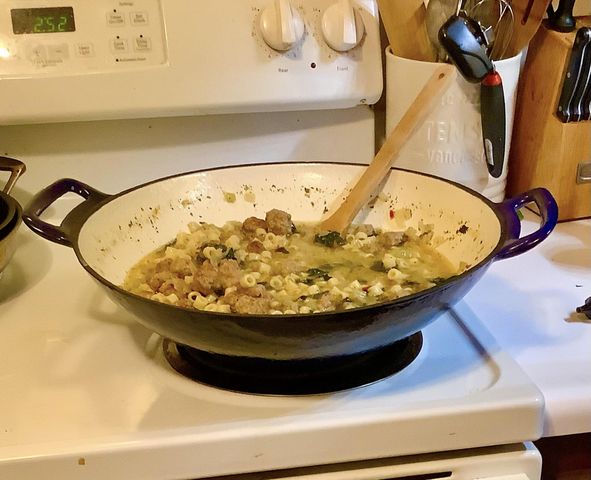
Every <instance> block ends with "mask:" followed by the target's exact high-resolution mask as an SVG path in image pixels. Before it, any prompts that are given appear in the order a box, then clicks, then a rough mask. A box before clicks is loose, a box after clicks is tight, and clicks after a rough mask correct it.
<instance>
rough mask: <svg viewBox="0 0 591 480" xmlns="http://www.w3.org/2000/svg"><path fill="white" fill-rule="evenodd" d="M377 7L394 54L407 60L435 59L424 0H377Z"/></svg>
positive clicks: (430, 60)
mask: <svg viewBox="0 0 591 480" xmlns="http://www.w3.org/2000/svg"><path fill="white" fill-rule="evenodd" d="M378 8H379V10H380V18H381V20H382V23H383V24H384V30H385V31H386V35H387V36H388V41H389V42H390V46H391V47H392V51H393V52H394V55H397V56H399V57H404V58H409V59H411V60H422V61H429V62H434V61H435V60H436V55H435V49H434V48H433V45H432V44H431V41H430V40H429V35H428V34H427V27H426V24H425V17H426V13H427V9H426V7H425V3H424V0H378Z"/></svg>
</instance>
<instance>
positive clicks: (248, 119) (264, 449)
mask: <svg viewBox="0 0 591 480" xmlns="http://www.w3.org/2000/svg"><path fill="white" fill-rule="evenodd" d="M62 17H63V18H62ZM381 51H382V46H381V45H380V41H379V34H378V20H377V7H376V4H375V1H373V0H355V1H351V0H249V1H245V0H218V1H216V2H206V1H203V0H199V1H191V0H175V1H172V0H131V1H127V0H126V1H123V0H109V1H104V2H86V1H85V0H69V1H66V2H61V1H60V2H58V1H57V0H19V1H16V0H0V83H1V85H2V88H1V89H0V154H3V155H6V156H12V157H15V158H19V159H20V160H22V161H24V162H25V163H26V164H27V173H26V174H25V175H24V176H23V177H22V179H21V180H19V183H18V184H17V186H16V188H15V189H14V190H13V194H14V195H15V197H16V198H17V199H18V200H19V201H20V202H21V203H22V204H24V205H26V204H27V202H28V201H29V200H30V198H31V196H32V195H33V194H34V193H36V192H37V191H39V189H41V188H42V187H45V186H47V185H48V184H49V183H51V182H53V181H54V180H56V179H58V178H62V177H73V178H76V179H78V180H81V181H84V182H87V183H89V184H90V185H92V186H94V187H95V188H97V189H99V190H102V191H105V192H109V193H115V192H118V191H120V190H122V189H125V188H128V187H131V186H134V185H137V184H139V183H143V182H145V181H149V180H152V179H155V178H159V177H162V176H165V175H169V174H174V173H178V172H185V171H191V170H196V169H199V168H207V167H212V166H222V165H230V164H238V163H255V162H263V161H264V162H268V161H286V160H297V161H301V160H310V161H323V160H326V161H335V160H337V161H348V162H368V161H369V160H370V159H371V158H372V156H373V153H374V138H375V131H376V125H375V120H374V112H373V110H372V109H371V108H370V107H369V106H368V105H370V104H373V103H375V102H376V101H377V100H378V98H379V97H380V94H381V91H382V70H381ZM60 122H61V123H60ZM76 201H79V199H75V198H70V197H67V196H66V197H64V198H63V199H62V200H60V201H58V202H57V203H56V204H54V206H52V208H50V209H49V210H48V211H47V212H46V214H45V218H46V219H48V220H50V221H52V222H59V220H60V218H62V216H63V214H64V212H67V211H70V210H71V208H72V203H73V202H76ZM19 240H20V244H19V247H18V249H17V252H16V254H15V256H14V257H13V259H12V261H11V263H10V264H9V265H8V267H7V269H6V270H5V271H4V274H3V277H2V278H1V279H0V333H1V335H2V338H3V339H4V342H3V349H2V355H1V357H0V358H1V361H0V392H1V393H2V394H1V395H0V478H2V479H5V478H6V479H18V480H29V479H31V480H32V479H38V478H59V479H60V480H70V479H88V480H95V479H101V480H102V479H110V480H140V479H141V480H149V479H154V480H161V479H178V480H187V479H193V478H214V477H215V478H219V477H224V478H227V477H228V476H237V478H240V479H243V480H246V479H253V480H254V479H266V478H275V479H279V478H282V479H287V478H296V477H297V478H299V479H303V478H314V479H318V480H324V479H326V480H330V479H335V480H345V479H368V480H374V479H375V480H378V479H386V478H388V479H392V478H399V477H409V476H410V477H413V476H420V477H419V478H425V479H426V478H448V477H450V478H456V479H475V478H489V477H490V478H493V477H498V478H501V477H507V478H509V477H510V478H515V479H517V478H519V479H524V480H525V479H527V478H529V479H530V480H538V479H539V477H540V467H541V459H540V456H539V454H538V452H537V451H536V450H535V448H534V447H533V445H532V444H531V443H530V441H532V440H535V439H537V438H539V437H540V435H541V433H542V410H543V399H542V396H541V394H540V392H539V391H538V390H537V388H536V387H535V386H534V385H533V384H532V382H531V381H530V380H529V379H528V378H527V377H526V376H525V374H524V373H523V372H522V371H521V369H520V368H519V367H518V366H517V365H516V364H515V362H514V361H513V360H512V359H511V358H510V357H509V356H508V355H507V354H506V353H505V352H504V351H502V350H501V349H500V348H499V347H498V346H497V345H496V343H495V342H494V339H493V338H492V337H491V336H490V335H489V334H488V332H487V331H486V329H485V328H484V327H483V326H482V324H481V323H480V322H479V320H478V315H477V313H475V312H471V311H470V310H469V309H468V308H467V307H466V306H465V305H463V304H460V305H458V306H456V307H454V308H453V309H450V310H448V311H446V312H444V313H442V315H441V317H440V318H439V319H438V320H437V321H435V322H434V323H432V324H431V325H430V326H429V327H428V328H426V329H425V330H424V331H423V332H422V334H423V346H422V348H421V350H420V352H419V353H418V356H417V357H416V358H415V359H414V360H413V361H412V362H411V363H410V365H408V366H407V367H406V368H404V369H402V370H401V371H400V372H398V373H396V374H394V375H391V376H389V377H387V378H384V379H382V380H380V381H376V382H374V383H372V384H369V385H365V386H360V387H357V388H354V389H350V390H345V391H339V392H334V393H328V394H322V395H310V396H263V395H250V394H244V393H239V392H234V391H227V390H222V389H219V388H214V387H211V386H208V385H206V384H203V383H199V382H195V381H193V380H190V379H188V378H186V377H184V376H182V375H181V374H180V373H178V372H177V371H176V370H174V369H173V368H172V367H171V366H170V365H169V363H168V361H167V360H166V359H165V358H164V355H163V350H162V342H163V339H162V338H160V337H158V336H157V335H156V334H154V333H152V332H150V331H148V330H146V329H145V328H144V327H142V326H141V325H139V324H138V323H137V322H136V321H135V320H134V319H133V318H131V317H130V315H129V314H128V313H127V312H126V311H124V310H121V309H120V308H118V307H116V306H115V305H114V304H113V303H111V302H110V301H109V300H108V299H107V297H106V296H104V295H103V293H102V292H101V290H100V289H99V287H98V286H97V285H95V284H94V283H93V280H92V279H91V278H90V277H89V276H88V275H87V274H86V273H85V271H84V270H83V269H82V267H81V266H80V265H79V264H78V262H77V260H76V258H75V255H74V253H73V251H71V250H70V249H69V248H67V247H61V246H58V245H55V244H51V243H49V242H47V241H44V240H43V239H41V238H40V237H37V236H35V235H34V234H32V233H31V232H29V231H28V230H27V228H26V227H25V226H22V227H21V231H20V233H19Z"/></svg>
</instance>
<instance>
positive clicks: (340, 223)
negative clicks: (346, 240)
mask: <svg viewBox="0 0 591 480" xmlns="http://www.w3.org/2000/svg"><path fill="white" fill-rule="evenodd" d="M455 78H456V69H455V67H454V66H453V65H449V64H443V63H442V64H441V65H440V66H438V67H437V69H436V70H435V71H434V72H433V74H432V75H431V77H430V78H429V80H428V81H427V83H426V84H425V86H424V87H423V89H422V90H421V91H420V92H419V94H418V95H417V97H416V98H415V99H414V101H413V103H412V104H411V106H410V107H409V109H408V110H407V111H406V112H405V114H404V115H403V117H402V118H401V119H400V122H398V125H396V127H394V129H393V130H392V131H391V132H390V134H389V135H388V138H386V141H385V142H384V144H383V145H382V148H380V151H379V152H378V153H377V155H376V156H375V157H374V159H373V160H372V162H371V163H370V164H369V166H368V167H367V169H366V170H365V172H363V175H361V178H360V179H359V180H358V181H357V183H356V184H355V186H354V187H353V188H352V189H351V191H350V192H349V194H348V195H347V197H346V198H345V200H344V201H343V203H342V204H341V205H340V206H339V207H338V208H337V210H336V211H335V212H334V213H332V215H330V216H329V217H328V218H326V219H324V220H322V221H321V222H320V229H321V230H322V231H325V232H331V231H335V232H339V233H340V232H343V231H344V230H345V229H346V228H347V227H348V226H349V225H350V224H351V222H352V221H353V219H354V218H355V215H357V213H359V210H361V208H362V207H363V206H364V205H365V204H366V203H367V201H368V200H369V198H370V196H371V194H372V193H373V192H374V191H375V190H376V188H377V187H378V185H379V184H380V183H381V182H382V180H383V179H384V177H385V176H386V174H387V173H388V172H389V171H390V167H391V165H392V162H393V161H394V159H395V158H396V155H397V154H398V152H399V151H400V149H401V148H402V147H403V146H404V144H405V143H406V141H407V140H408V139H409V138H410V137H411V135H412V134H413V133H414V132H415V130H416V129H417V128H418V127H420V126H421V125H422V124H423V122H424V121H425V119H426V117H427V115H428V114H429V113H431V111H432V110H433V108H434V107H435V106H437V105H439V104H440V101H441V95H442V94H443V93H444V92H445V91H446V90H447V89H448V88H449V86H450V85H451V83H452V82H453V80H454V79H455Z"/></svg>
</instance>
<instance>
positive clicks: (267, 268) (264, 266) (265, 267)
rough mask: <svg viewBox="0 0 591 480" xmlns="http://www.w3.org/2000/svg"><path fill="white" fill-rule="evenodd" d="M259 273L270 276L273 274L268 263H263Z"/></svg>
mask: <svg viewBox="0 0 591 480" xmlns="http://www.w3.org/2000/svg"><path fill="white" fill-rule="evenodd" d="M259 272H260V273H261V274H262V275H268V274H269V273H271V266H270V265H268V264H266V263H261V264H260V265H259Z"/></svg>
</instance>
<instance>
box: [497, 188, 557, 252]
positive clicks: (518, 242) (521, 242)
mask: <svg viewBox="0 0 591 480" xmlns="http://www.w3.org/2000/svg"><path fill="white" fill-rule="evenodd" d="M530 202H534V203H535V204H536V205H537V207H538V210H539V211H540V215H541V217H542V218H541V221H540V228H539V229H537V230H536V231H535V232H532V233H530V234H529V235H526V236H525V237H522V238H519V235H520V232H521V227H520V220H519V217H518V216H517V210H519V208H521V207H522V206H523V205H525V204H527V203H530ZM497 210H498V211H499V212H500V213H501V215H502V216H503V217H504V218H505V222H506V225H507V227H508V229H509V239H508V240H507V242H506V243H505V245H504V246H503V247H502V248H501V250H500V251H499V252H498V253H497V254H496V256H495V260H501V259H503V258H510V257H514V256H515V255H520V254H522V253H525V252H527V251H528V250H530V249H532V248H534V247H535V246H536V245H537V244H538V243H540V242H542V241H543V240H544V239H545V238H546V237H547V236H548V235H550V232H552V230H554V227H555V226H556V222H558V205H557V204H556V200H554V197H553V196H552V194H551V193H550V192H549V191H548V190H546V189H545V188H534V189H532V190H529V191H527V192H524V193H521V194H520V195H517V196H516V197H513V198H509V199H507V200H505V201H504V202H501V203H499V204H498V205H497Z"/></svg>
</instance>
